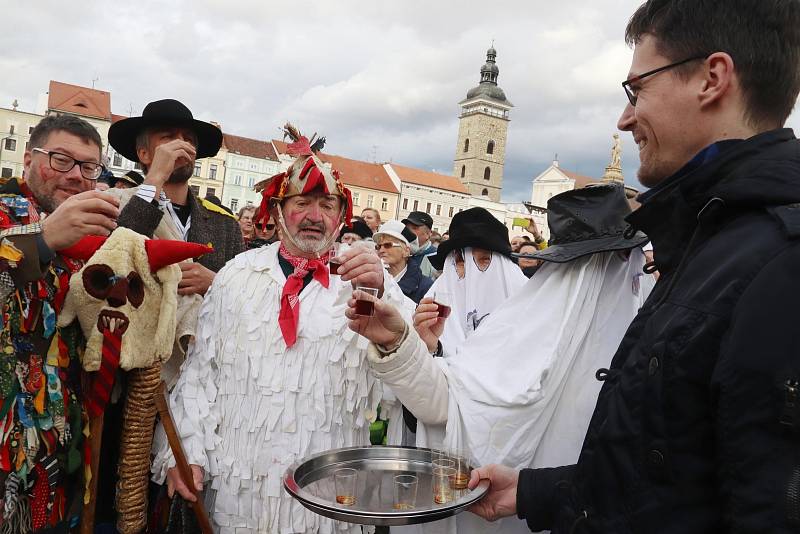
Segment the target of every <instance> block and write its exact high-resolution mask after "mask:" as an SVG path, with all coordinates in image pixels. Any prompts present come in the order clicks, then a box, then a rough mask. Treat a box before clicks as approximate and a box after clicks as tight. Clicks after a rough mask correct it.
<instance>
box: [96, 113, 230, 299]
mask: <svg viewBox="0 0 800 534" xmlns="http://www.w3.org/2000/svg"><path fill="white" fill-rule="evenodd" d="M108 140H109V143H111V146H113V147H114V149H115V150H116V151H117V152H119V153H120V154H122V155H123V156H125V157H126V158H128V159H129V160H131V161H136V162H139V163H141V164H142V165H143V166H144V167H145V179H144V182H143V183H142V185H140V186H139V187H137V188H134V189H131V190H128V191H129V192H128V193H127V194H126V193H121V194H120V195H121V196H120V198H121V199H122V201H123V204H124V207H123V209H122V213H121V214H120V217H119V224H120V226H125V227H127V228H130V229H131V230H134V231H136V232H139V233H140V234H144V235H146V236H148V237H157V238H162V239H164V238H166V239H180V240H184V241H189V242H192V243H200V244H203V245H207V244H210V245H211V246H212V247H213V248H214V252H213V253H211V254H207V255H205V256H203V257H202V258H200V259H199V260H198V261H197V262H192V263H182V264H181V270H182V271H183V279H182V280H181V283H180V286H179V288H178V292H179V293H180V294H181V295H192V294H196V295H201V296H202V295H204V294H205V292H206V291H207V290H208V287H209V286H210V285H211V282H212V281H213V280H214V274H215V273H216V272H217V271H219V270H220V269H221V268H222V266H223V265H225V262H227V261H228V260H230V259H231V258H233V257H234V256H235V255H236V254H238V253H240V252H242V251H243V250H244V242H243V240H242V235H241V231H240V229H239V225H238V224H237V223H236V219H235V218H234V217H233V216H232V215H230V214H229V213H227V212H226V211H225V210H223V209H222V208H220V207H218V206H215V205H214V204H212V203H211V202H208V201H206V200H202V199H199V198H197V197H196V196H195V195H194V193H193V192H192V190H191V189H189V178H190V177H191V176H192V173H193V172H194V164H195V160H197V159H201V158H207V157H210V156H214V155H215V154H216V153H217V152H218V151H219V148H220V146H221V145H222V131H221V130H220V129H219V128H218V127H216V126H214V125H213V124H210V123H207V122H202V121H199V120H196V119H194V117H192V112H191V111H189V109H188V108H187V107H186V106H184V105H183V104H182V103H180V102H178V101H177V100H169V99H167V100H158V101H156V102H151V103H149V104H147V106H145V108H144V111H143V112H142V116H141V117H132V118H128V119H123V120H121V121H118V122H115V123H114V124H112V125H111V128H110V129H109V130H108Z"/></svg>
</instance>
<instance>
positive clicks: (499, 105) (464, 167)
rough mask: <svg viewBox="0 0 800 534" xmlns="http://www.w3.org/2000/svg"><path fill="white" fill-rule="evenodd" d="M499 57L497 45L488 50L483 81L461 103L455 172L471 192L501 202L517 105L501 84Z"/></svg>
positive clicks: (482, 70) (482, 71)
mask: <svg viewBox="0 0 800 534" xmlns="http://www.w3.org/2000/svg"><path fill="white" fill-rule="evenodd" d="M496 57H497V51H496V50H495V49H494V47H492V48H490V49H489V50H488V51H487V52H486V63H485V64H484V65H483V67H481V81H480V83H479V84H478V86H477V87H473V88H472V89H470V90H469V91H468V92H467V98H466V99H464V100H462V101H461V102H459V103H458V105H459V106H460V107H461V115H460V117H459V126H458V142H457V143H456V156H455V158H454V165H453V175H454V176H455V177H457V178H459V179H460V180H461V182H462V183H463V184H464V185H465V186H466V187H467V189H469V192H470V194H471V195H473V196H488V197H489V199H490V200H493V201H495V202H499V201H500V195H501V193H502V191H503V165H504V164H505V158H506V134H507V131H508V121H509V120H510V119H509V117H508V113H509V111H510V110H511V108H512V107H514V106H513V105H512V104H511V102H509V101H508V99H507V98H506V94H505V93H504V92H503V90H502V89H500V87H499V86H498V85H497V75H498V74H499V72H500V69H498V68H497V64H496V63H495V58H496Z"/></svg>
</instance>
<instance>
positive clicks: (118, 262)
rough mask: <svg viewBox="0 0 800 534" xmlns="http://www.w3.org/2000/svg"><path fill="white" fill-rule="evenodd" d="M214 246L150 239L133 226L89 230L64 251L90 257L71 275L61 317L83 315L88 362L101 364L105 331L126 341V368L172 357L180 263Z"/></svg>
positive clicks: (93, 366) (64, 321) (91, 366)
mask: <svg viewBox="0 0 800 534" xmlns="http://www.w3.org/2000/svg"><path fill="white" fill-rule="evenodd" d="M210 251H211V249H210V248H209V247H206V246H203V245H198V244H196V243H186V242H183V241H168V240H152V239H147V238H145V237H144V236H143V235H140V234H137V233H136V232H133V231H132V230H129V229H127V228H117V229H116V230H114V232H113V233H112V234H111V236H110V237H108V238H107V239H105V238H101V237H97V236H89V237H87V238H84V239H82V240H81V241H80V242H79V243H78V244H77V245H75V246H73V247H70V249H68V250H65V251H62V254H64V255H65V256H68V257H73V258H76V259H83V260H87V259H88V260H89V261H88V263H86V265H84V266H83V268H82V269H81V270H80V271H78V272H77V273H75V274H73V275H72V277H71V278H70V281H69V291H68V293H67V297H66V301H65V302H64V309H63V310H62V312H61V314H60V316H59V319H58V324H59V326H66V325H68V324H70V323H71V322H72V321H73V320H74V319H75V318H76V317H77V318H78V321H79V322H80V325H81V329H82V330H83V334H84V336H85V337H86V351H85V352H84V355H83V362H82V363H83V368H84V369H85V370H86V371H97V370H98V369H99V368H100V361H101V359H102V353H101V350H102V348H101V347H102V343H103V338H104V336H106V337H108V336H111V337H114V338H115V339H116V340H117V341H118V342H119V343H120V345H121V349H120V367H122V369H124V370H130V369H138V368H143V367H149V366H150V365H152V363H153V362H154V361H155V360H161V361H164V360H167V359H169V357H170V355H171V353H172V345H173V341H174V337H175V313H176V310H177V295H178V282H179V281H180V279H181V270H180V268H179V267H178V266H177V265H175V263H177V262H179V261H183V260H186V259H188V258H191V257H197V256H199V255H202V254H205V253H207V252H210Z"/></svg>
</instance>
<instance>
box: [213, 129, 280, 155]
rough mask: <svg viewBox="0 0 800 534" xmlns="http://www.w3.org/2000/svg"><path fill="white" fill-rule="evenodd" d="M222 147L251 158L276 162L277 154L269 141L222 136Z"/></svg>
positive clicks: (230, 135)
mask: <svg viewBox="0 0 800 534" xmlns="http://www.w3.org/2000/svg"><path fill="white" fill-rule="evenodd" d="M222 137H223V143H222V144H223V146H224V147H225V148H227V149H228V150H229V151H230V152H233V153H235V154H241V155H243V156H250V157H253V158H261V159H268V160H271V161H278V154H276V153H275V149H274V148H273V147H272V144H271V143H270V142H269V141H259V140H258V139H250V138H248V137H240V136H238V135H232V134H223V136H222Z"/></svg>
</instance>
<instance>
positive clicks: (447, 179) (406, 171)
mask: <svg viewBox="0 0 800 534" xmlns="http://www.w3.org/2000/svg"><path fill="white" fill-rule="evenodd" d="M390 165H391V166H392V169H394V172H395V173H397V176H398V177H399V178H400V181H401V182H409V183H412V184H417V185H424V186H427V187H435V188H437V189H444V190H446V191H453V192H456V193H464V194H467V195H468V194H469V189H467V187H466V186H465V185H464V184H462V183H461V181H460V180H459V179H458V178H456V177H454V176H448V175H446V174H439V173H436V172H429V171H423V170H422V169H415V168H413V167H405V166H403V165H398V164H396V163H390Z"/></svg>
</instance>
